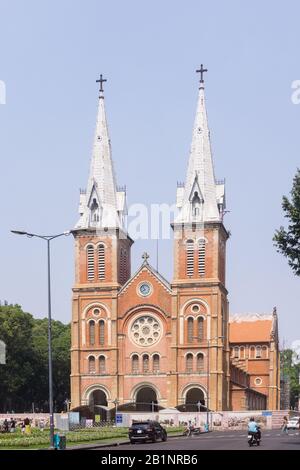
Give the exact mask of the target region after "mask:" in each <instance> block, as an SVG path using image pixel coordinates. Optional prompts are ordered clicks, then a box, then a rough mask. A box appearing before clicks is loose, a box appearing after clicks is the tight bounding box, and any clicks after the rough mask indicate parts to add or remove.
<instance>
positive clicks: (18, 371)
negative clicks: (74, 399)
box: [0, 305, 70, 412]
mask: <svg viewBox="0 0 300 470" xmlns="http://www.w3.org/2000/svg"><path fill="white" fill-rule="evenodd" d="M47 335H48V320H47V319H35V318H33V316H32V315H31V314H30V313H26V312H23V310H22V308H21V307H20V306H19V305H4V306H1V305H0V339H1V340H3V341H4V342H5V343H6V364H5V365H0V411H4V412H5V411H9V410H14V411H16V412H21V411H29V410H30V409H31V407H32V403H34V405H35V408H36V409H39V410H45V411H47V410H48V339H47ZM52 349H53V382H54V404H55V408H56V409H57V411H60V410H62V409H63V408H64V402H65V400H66V398H69V397H70V385H69V380H70V378H69V377H70V325H64V324H63V323H61V322H60V321H55V320H53V321H52Z"/></svg>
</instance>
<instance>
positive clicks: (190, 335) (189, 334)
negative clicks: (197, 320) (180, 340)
mask: <svg viewBox="0 0 300 470" xmlns="http://www.w3.org/2000/svg"><path fill="white" fill-rule="evenodd" d="M193 333H194V319H193V318H191V317H189V318H188V321H187V340H188V343H192V342H193Z"/></svg>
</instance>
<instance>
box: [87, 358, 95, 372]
mask: <svg viewBox="0 0 300 470" xmlns="http://www.w3.org/2000/svg"><path fill="white" fill-rule="evenodd" d="M95 371H96V362H95V358H94V356H90V357H89V373H90V374H93V373H94V372H95Z"/></svg>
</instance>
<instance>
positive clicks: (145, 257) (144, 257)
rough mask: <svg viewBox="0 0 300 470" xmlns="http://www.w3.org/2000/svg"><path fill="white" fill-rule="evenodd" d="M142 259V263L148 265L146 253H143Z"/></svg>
mask: <svg viewBox="0 0 300 470" xmlns="http://www.w3.org/2000/svg"><path fill="white" fill-rule="evenodd" d="M142 258H143V260H144V263H148V258H149V255H148V253H147V252H146V251H145V252H144V253H143V255H142Z"/></svg>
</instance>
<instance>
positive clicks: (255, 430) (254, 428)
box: [248, 417, 261, 440]
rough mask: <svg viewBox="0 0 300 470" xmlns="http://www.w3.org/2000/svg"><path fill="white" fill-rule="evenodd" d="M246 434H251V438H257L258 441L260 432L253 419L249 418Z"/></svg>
mask: <svg viewBox="0 0 300 470" xmlns="http://www.w3.org/2000/svg"><path fill="white" fill-rule="evenodd" d="M248 434H251V435H252V436H254V437H255V438H257V439H258V440H260V438H261V432H260V428H259V425H258V424H257V422H256V421H255V419H254V418H253V417H251V418H250V421H249V423H248Z"/></svg>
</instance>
